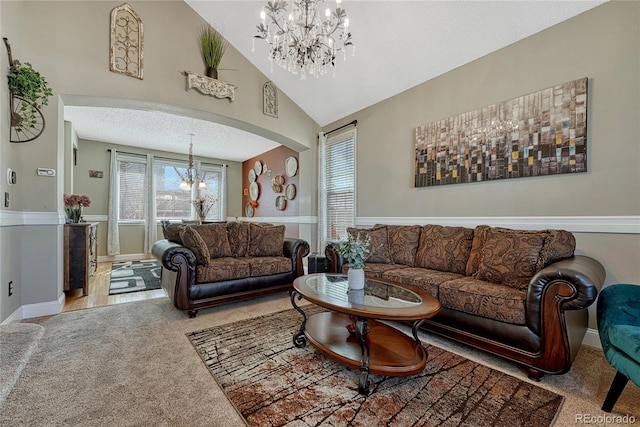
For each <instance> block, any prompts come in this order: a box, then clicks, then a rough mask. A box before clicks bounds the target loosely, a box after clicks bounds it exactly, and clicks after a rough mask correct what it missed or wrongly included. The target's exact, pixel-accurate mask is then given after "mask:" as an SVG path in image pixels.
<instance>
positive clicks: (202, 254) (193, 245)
mask: <svg viewBox="0 0 640 427" xmlns="http://www.w3.org/2000/svg"><path fill="white" fill-rule="evenodd" d="M180 239H181V240H182V244H183V245H184V247H186V248H187V249H189V250H191V252H193V254H194V255H195V256H196V262H197V263H198V264H200V265H206V266H208V265H209V261H210V259H211V257H210V256H209V248H207V244H206V243H205V242H204V240H203V239H202V237H201V236H200V234H198V232H197V231H196V230H195V229H194V228H193V227H192V226H190V225H188V226H186V227H184V228H183V229H182V231H181V232H180Z"/></svg>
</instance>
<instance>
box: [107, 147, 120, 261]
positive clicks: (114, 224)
mask: <svg viewBox="0 0 640 427" xmlns="http://www.w3.org/2000/svg"><path fill="white" fill-rule="evenodd" d="M117 156H118V153H117V152H116V150H111V166H110V169H109V208H108V220H107V255H119V254H120V232H119V230H118V208H119V207H118V177H119V173H118V158H117Z"/></svg>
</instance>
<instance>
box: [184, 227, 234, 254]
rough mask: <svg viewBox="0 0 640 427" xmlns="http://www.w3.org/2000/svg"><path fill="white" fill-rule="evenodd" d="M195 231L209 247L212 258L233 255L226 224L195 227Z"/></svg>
mask: <svg viewBox="0 0 640 427" xmlns="http://www.w3.org/2000/svg"><path fill="white" fill-rule="evenodd" d="M193 229H194V230H196V231H197V232H198V234H199V235H200V237H202V240H204V242H205V244H206V245H207V249H209V257H210V258H223V257H230V256H232V255H233V254H232V253H231V246H229V238H228V237H227V225H226V224H203V225H194V226H193Z"/></svg>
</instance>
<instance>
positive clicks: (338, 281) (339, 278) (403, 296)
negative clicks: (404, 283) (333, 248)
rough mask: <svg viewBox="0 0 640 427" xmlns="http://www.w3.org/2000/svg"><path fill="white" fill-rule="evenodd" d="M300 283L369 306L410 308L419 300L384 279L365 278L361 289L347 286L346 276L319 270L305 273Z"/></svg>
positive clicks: (319, 291) (316, 290)
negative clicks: (316, 272) (323, 272)
mask: <svg viewBox="0 0 640 427" xmlns="http://www.w3.org/2000/svg"><path fill="white" fill-rule="evenodd" d="M304 286H305V287H307V288H308V289H310V290H312V291H314V292H315V293H317V294H318V295H320V296H323V297H325V298H330V299H332V300H336V302H338V301H339V302H342V303H347V304H353V305H361V306H366V307H370V308H391V309H393V308H413V307H418V306H420V305H421V304H422V302H423V301H422V297H421V296H420V295H418V294H417V293H415V292H413V291H411V290H409V289H407V288H404V287H401V286H398V285H395V284H392V283H387V282H381V281H378V280H374V279H369V278H367V279H365V285H364V289H359V290H354V289H350V288H349V283H348V281H347V276H345V275H341V274H335V275H334V274H319V275H311V276H307V277H305V280H304Z"/></svg>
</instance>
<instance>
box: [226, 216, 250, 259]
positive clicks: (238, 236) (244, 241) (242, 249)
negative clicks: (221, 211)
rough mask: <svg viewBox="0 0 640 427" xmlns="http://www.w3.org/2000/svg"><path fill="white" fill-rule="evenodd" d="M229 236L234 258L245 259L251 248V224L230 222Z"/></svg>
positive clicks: (228, 224) (228, 225)
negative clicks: (248, 249)
mask: <svg viewBox="0 0 640 427" xmlns="http://www.w3.org/2000/svg"><path fill="white" fill-rule="evenodd" d="M227 236H228V238H229V247H231V254H232V256H234V257H236V258H238V257H244V256H246V255H247V248H248V247H249V224H248V223H246V222H228V223H227Z"/></svg>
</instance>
